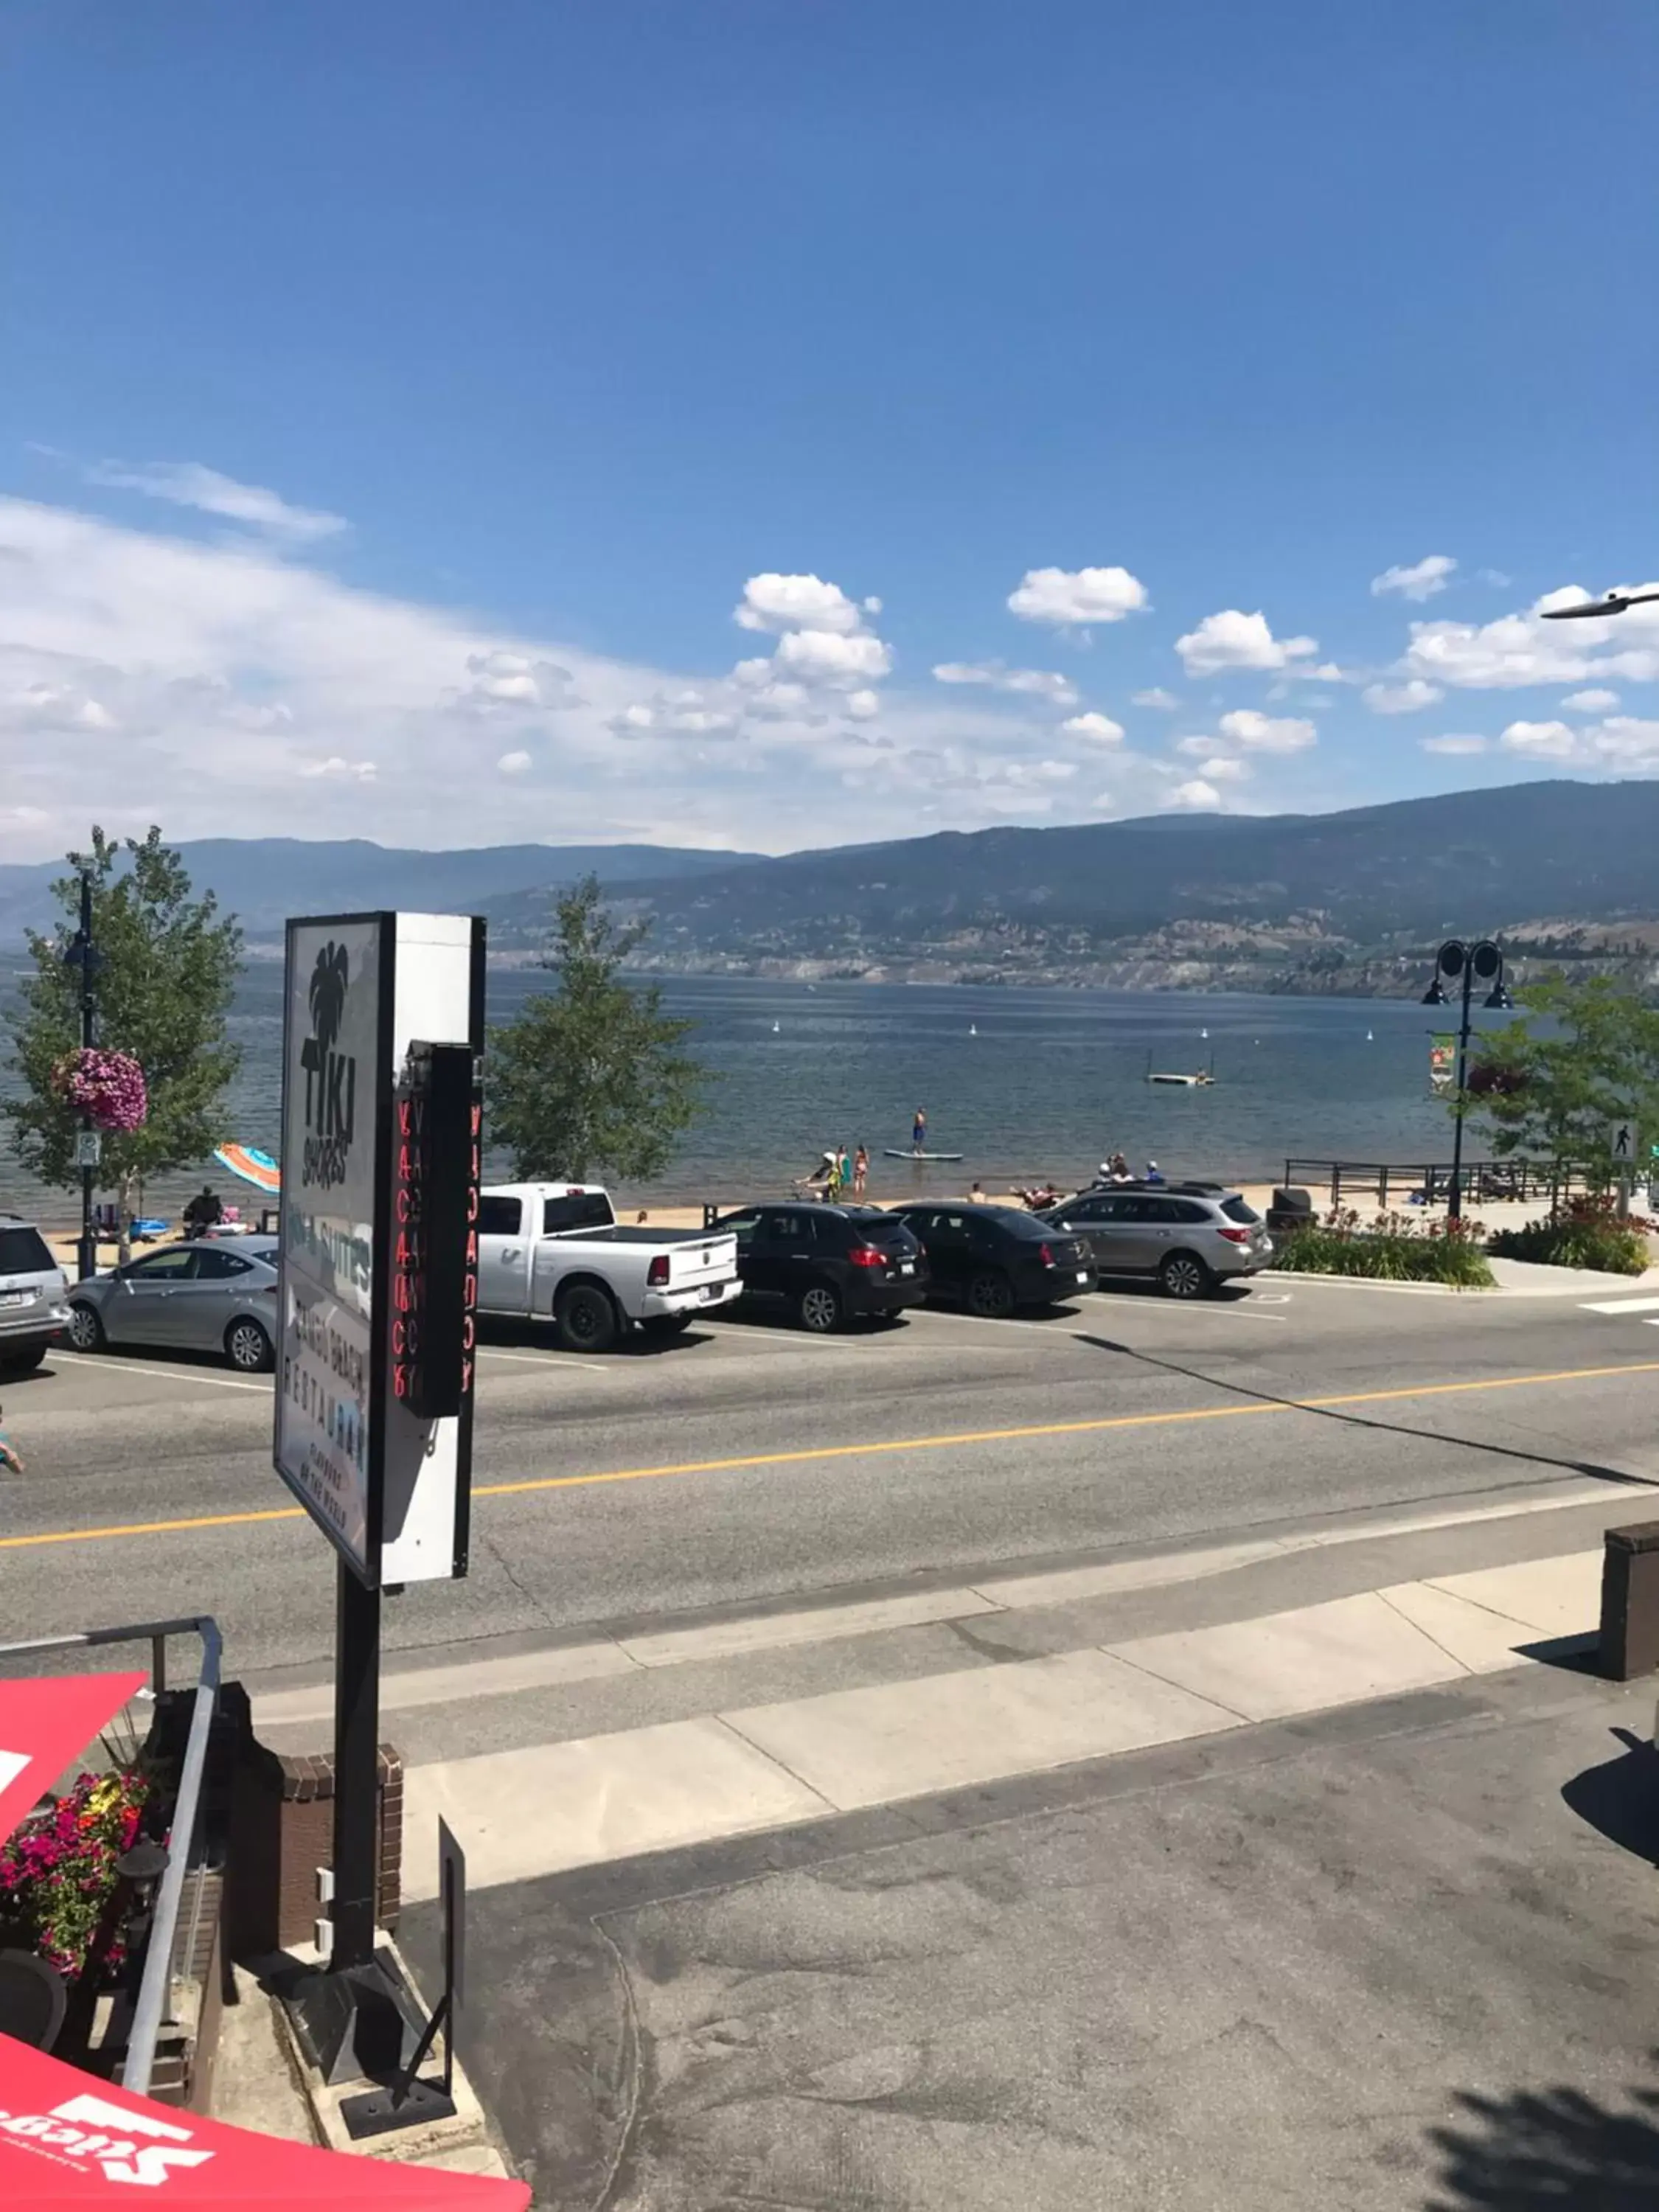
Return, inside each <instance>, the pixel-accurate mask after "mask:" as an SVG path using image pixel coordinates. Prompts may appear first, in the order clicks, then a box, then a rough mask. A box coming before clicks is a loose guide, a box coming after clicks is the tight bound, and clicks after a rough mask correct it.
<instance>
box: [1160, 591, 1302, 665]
mask: <svg viewBox="0 0 1659 2212" xmlns="http://www.w3.org/2000/svg"><path fill="white" fill-rule="evenodd" d="M1318 650H1319V641H1318V640H1317V639H1316V638H1311V637H1286V638H1276V637H1275V636H1274V635H1273V632H1272V630H1271V629H1269V628H1268V626H1267V617H1266V616H1265V615H1262V614H1250V615H1247V614H1241V613H1240V612H1239V611H1238V609H1237V607H1226V608H1224V609H1223V611H1221V612H1220V613H1219V614H1214V615H1206V616H1205V617H1204V619H1203V621H1202V622H1201V623H1200V624H1199V626H1198V628H1197V629H1194V630H1189V631H1188V634H1187V635H1186V636H1185V637H1178V638H1177V639H1176V652H1177V653H1179V654H1180V655H1181V659H1182V665H1183V666H1184V667H1185V669H1186V671H1187V673H1188V676H1218V675H1219V674H1220V673H1221V672H1222V671H1223V670H1225V669H1230V668H1284V667H1285V666H1286V665H1288V664H1289V663H1290V662H1291V661H1295V660H1305V659H1307V658H1308V657H1309V656H1310V654H1312V653H1317V652H1318ZM1320 672H1321V673H1322V674H1323V675H1327V676H1328V674H1329V672H1330V671H1320Z"/></svg>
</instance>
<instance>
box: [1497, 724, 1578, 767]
mask: <svg viewBox="0 0 1659 2212" xmlns="http://www.w3.org/2000/svg"><path fill="white" fill-rule="evenodd" d="M1578 743H1579V739H1578V732H1577V730H1574V729H1571V728H1569V726H1567V724H1566V723H1565V722H1511V723H1510V726H1509V727H1508V728H1507V729H1506V730H1504V732H1501V734H1500V735H1499V737H1498V744H1500V745H1503V746H1504V748H1505V749H1506V750H1508V751H1510V752H1512V753H1525V754H1527V755H1528V756H1529V757H1532V758H1534V759H1538V760H1571V759H1572V758H1573V757H1575V756H1576V754H1577V751H1578Z"/></svg>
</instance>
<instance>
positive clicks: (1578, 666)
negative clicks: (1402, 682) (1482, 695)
mask: <svg viewBox="0 0 1659 2212" xmlns="http://www.w3.org/2000/svg"><path fill="white" fill-rule="evenodd" d="M1620 588H1621V589H1624V590H1632V591H1640V590H1644V589H1646V590H1651V589H1654V588H1656V587H1655V586H1643V585H1628V586H1620ZM1589 596H1590V595H1589V592H1586V591H1584V590H1583V587H1582V586H1579V585H1577V584H1569V585H1566V586H1564V587H1563V588H1562V589H1561V590H1559V591H1556V592H1546V593H1545V594H1544V596H1543V598H1542V599H1538V600H1535V601H1534V604H1533V605H1532V606H1531V607H1530V608H1529V609H1528V611H1527V612H1526V613H1524V614H1514V615H1499V616H1498V618H1497V619H1496V621H1493V622H1489V623H1480V624H1478V625H1477V624H1475V623H1451V622H1436V623H1413V624H1412V626H1411V643H1410V645H1409V647H1407V652H1406V656H1405V659H1404V660H1403V661H1402V662H1401V668H1402V670H1403V671H1404V672H1405V673H1406V674H1407V675H1410V676H1421V677H1425V678H1428V680H1429V681H1430V682H1431V683H1435V684H1448V685H1451V686H1455V687H1456V688H1458V689H1460V690H1471V691H1492V690H1519V689H1522V688H1523V687H1524V686H1527V685H1529V684H1583V682H1584V681H1585V680H1586V679H1587V678H1598V677H1599V678H1606V677H1609V676H1611V677H1622V678H1626V679H1627V680H1628V681H1630V682H1632V683H1638V684H1650V683H1652V682H1654V681H1655V680H1656V679H1659V619H1656V612H1655V609H1654V608H1653V607H1650V606H1648V607H1640V606H1638V607H1632V609H1631V611H1630V612H1629V613H1628V614H1625V615H1611V616H1607V617H1601V618H1599V619H1598V618H1596V617H1582V618H1580V619H1579V620H1578V621H1576V622H1570V623H1551V622H1545V621H1543V620H1542V619H1541V617H1542V616H1543V615H1544V614H1545V613H1547V611H1549V610H1551V609H1552V608H1557V607H1564V606H1577V605H1583V604H1584V603H1585V602H1586V601H1587V600H1588V599H1589ZM1603 648H1610V649H1609V650H1603Z"/></svg>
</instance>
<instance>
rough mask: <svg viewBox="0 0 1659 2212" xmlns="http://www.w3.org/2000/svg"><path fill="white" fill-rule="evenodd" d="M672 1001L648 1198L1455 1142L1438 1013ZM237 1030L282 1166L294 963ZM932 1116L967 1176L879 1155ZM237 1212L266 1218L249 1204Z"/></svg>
mask: <svg viewBox="0 0 1659 2212" xmlns="http://www.w3.org/2000/svg"><path fill="white" fill-rule="evenodd" d="M544 981H545V979H544V977H543V976H542V975H540V974H539V973H538V971H536V970H533V969H530V970H526V969H492V970H491V971H490V975H489V1015H490V1018H491V1019H492V1020H493V1021H500V1020H503V1019H507V1018H511V1016H512V1015H513V1014H514V1013H515V1012H517V1011H518V1009H519V1008H520V1006H522V1005H523V1003H524V1001H525V1000H526V997H527V996H528V995H529V994H531V993H532V991H534V990H536V989H537V988H538V987H542V985H543V984H544ZM13 988H14V987H13V984H12V981H11V979H10V978H9V977H8V978H7V979H6V981H5V983H4V985H3V986H0V1012H3V1011H4V1009H5V1007H6V1006H7V1005H8V1004H9V1003H14V1002H15V1001H14V1000H13V996H12V994H13ZM664 998H665V1004H666V1006H667V1008H668V1010H669V1011H670V1012H673V1013H677V1014H682V1015H685V1016H687V1017H689V1018H690V1019H691V1021H692V1022H693V1023H694V1024H695V1028H694V1030H693V1032H692V1035H691V1037H690V1047H691V1048H692V1049H693V1050H694V1051H695V1052H696V1054H697V1056H698V1057H699V1058H700V1059H701V1060H703V1061H704V1063H705V1064H706V1065H707V1066H708V1068H709V1070H710V1071H711V1073H712V1074H713V1076H714V1078H715V1080H714V1081H713V1082H711V1084H710V1085H709V1087H708V1104H709V1113H708V1118H707V1119H706V1120H705V1121H703V1122H702V1124H701V1125H700V1126H699V1127H697V1128H696V1129H695V1130H694V1131H693V1132H692V1133H691V1134H690V1136H689V1137H688V1139H686V1142H685V1144H684V1147H683V1149H682V1152H681V1153H680V1155H679V1157H678V1159H677V1160H676V1161H675V1163H674V1164H673V1165H672V1166H671V1168H670V1169H669V1170H668V1171H667V1173H666V1174H665V1176H663V1177H662V1178H661V1180H660V1181H659V1182H658V1183H657V1184H655V1185H654V1186H653V1188H651V1189H650V1190H649V1191H641V1192H637V1193H636V1192H635V1191H633V1190H630V1191H629V1194H628V1195H629V1197H635V1196H638V1197H641V1198H654V1199H657V1200H661V1201H665V1202H666V1201H668V1200H695V1199H699V1198H702V1196H704V1195H705V1194H708V1195H710V1196H719V1197H722V1198H726V1197H735V1196H738V1195H740V1194H744V1193H748V1194H769V1193H772V1192H775V1191H776V1190H778V1189H779V1188H781V1186H782V1185H783V1184H784V1182H787V1179H788V1178H789V1177H790V1176H798V1175H803V1174H805V1172H806V1171H807V1170H808V1169H809V1168H810V1167H811V1165H812V1164H813V1162H814V1161H815V1160H816V1159H817V1158H818V1156H819V1155H820V1154H821V1153H822V1152H823V1150H824V1149H825V1148H826V1147H827V1146H831V1145H835V1144H842V1143H844V1144H846V1145H847V1146H848V1147H849V1148H850V1147H852V1146H856V1145H858V1144H860V1143H863V1144H866V1145H867V1146H869V1149H870V1152H871V1154H872V1164H873V1173H872V1190H873V1191H874V1192H875V1193H876V1194H878V1195H881V1194H891V1195H899V1194H905V1193H908V1192H910V1191H912V1190H915V1189H916V1188H922V1189H927V1188H930V1187H931V1188H940V1189H960V1188H963V1185H964V1184H965V1183H966V1182H968V1181H969V1180H970V1179H972V1178H975V1177H977V1179H978V1180H979V1181H980V1182H982V1183H983V1184H984V1185H985V1187H986V1188H987V1189H996V1188H1009V1187H1010V1186H1011V1185H1013V1184H1017V1183H1023V1182H1036V1181H1037V1180H1039V1179H1041V1178H1042V1177H1045V1176H1053V1177H1054V1179H1055V1180H1056V1181H1058V1182H1062V1183H1063V1182H1068V1181H1075V1180H1076V1179H1077V1178H1079V1177H1080V1176H1083V1175H1084V1174H1085V1173H1086V1172H1089V1171H1091V1170H1093V1168H1094V1166H1095V1164H1096V1163H1097V1161H1099V1160H1101V1159H1103V1158H1105V1156H1106V1155H1107V1153H1108V1152H1112V1151H1116V1150H1121V1151H1122V1152H1126V1153H1127V1155H1128V1157H1129V1159H1130V1162H1131V1164H1132V1165H1133V1166H1134V1167H1136V1168H1137V1169H1139V1167H1140V1166H1141V1165H1142V1164H1144V1162H1145V1161H1146V1158H1148V1157H1149V1156H1150V1157H1151V1158H1155V1159H1157V1160H1158V1162H1159V1163H1160V1164H1161V1165H1162V1166H1163V1167H1164V1169H1165V1170H1167V1171H1169V1172H1170V1173H1173V1174H1182V1173H1188V1174H1199V1173H1209V1174H1213V1175H1216V1176H1227V1177H1237V1178H1239V1179H1241V1180H1243V1179H1245V1178H1249V1179H1250V1180H1262V1179H1267V1178H1270V1177H1276V1176H1279V1174H1281V1173H1282V1171H1283V1168H1284V1163H1285V1157H1286V1155H1287V1154H1300V1155H1303V1156H1311V1157H1315V1158H1348V1159H1361V1160H1364V1159H1373V1160H1390V1159H1392V1160H1401V1161H1412V1160H1421V1159H1444V1158H1449V1144H1450V1135H1451V1131H1450V1125H1449V1121H1448V1118H1447V1116H1446V1114H1445V1110H1444V1109H1443V1107H1440V1106H1438V1105H1437V1103H1435V1101H1434V1100H1433V1099H1432V1097H1431V1096H1430V1093H1429V1086H1428V1031H1429V1030H1430V1028H1431V1026H1433V1016H1432V1015H1431V1012H1429V1010H1428V1009H1427V1008H1425V1007H1424V1006H1419V1005H1417V1004H1416V1003H1415V1002H1412V1001H1401V1000H1375V999H1367V1000H1348V999H1292V998H1272V999H1267V998H1261V999H1258V998H1246V997H1239V996H1234V995H1225V996H1223V995H1217V996H1213V997H1211V996H1199V995H1196V994H1191V995H1189V994H1158V993H1146V992H1128V991H1072V990H1033V989H1017V988H997V987H969V986H963V985H951V986H944V985H940V986H928V985H904V984H868V983H819V984H817V986H815V987H808V986H807V985H805V984H802V983H780V982H771V981H750V980H747V979H739V978H729V977H720V978H713V977H690V978H685V979H681V980H677V981H670V982H669V983H668V984H667V985H666V986H665V992H664ZM774 1024H776V1030H774ZM231 1029H232V1033H233V1035H234V1037H235V1038H236V1040H237V1042H239V1043H240V1045H241V1046H242V1048H243V1054H244V1060H243V1067H242V1072H241V1074H240V1077H239V1079H238V1081H237V1084H236V1086H235V1090H234V1098H233V1107H234V1112H233V1116H232V1118H233V1121H234V1127H235V1133H236V1134H237V1135H238V1136H239V1137H240V1139H241V1140H242V1141H243V1142H244V1143H246V1144H250V1145H256V1146H261V1147H262V1148H264V1150H266V1151H268V1152H275V1151H276V1148H277V1144H276V1139H277V1104H278V1101H277V1089H278V1084H279V1080H280V1073H279V1068H280V1059H281V1040H282V969H281V965H280V963H277V962H274V961H273V962H259V963H252V964H251V965H250V966H249V967H248V969H246V972H245V974H244V976H243V979H242V981H241V984H240V988H239V990H238V993H237V998H236V1004H235V1009H234V1014H233V1017H232V1020H231ZM975 1030H976V1031H977V1035H975V1034H974V1033H973V1032H974V1031H975ZM1206 1031H1207V1032H1208V1034H1207V1036H1206V1035H1205V1032H1206ZM1367 1031H1371V1032H1374V1036H1375V1041H1374V1042H1367ZM1149 1054H1150V1055H1151V1060H1152V1065H1153V1066H1156V1067H1158V1068H1160V1069H1172V1070H1186V1071H1190V1070H1194V1069H1197V1068H1200V1067H1204V1066H1208V1065H1209V1064H1210V1062H1211V1060H1212V1057H1213V1062H1214V1067H1215V1082H1214V1085H1213V1086H1212V1087H1210V1088H1207V1089H1203V1090H1191V1091H1188V1090H1177V1089H1165V1088H1161V1087H1158V1086H1157V1085H1148V1084H1147V1083H1146V1068H1147V1063H1148V1055H1149ZM919 1105H920V1106H925V1107H926V1108H927V1127H928V1140H929V1143H930V1144H931V1145H932V1146H933V1147H935V1148H936V1149H937V1150H939V1151H942V1152H943V1151H949V1152H961V1153H962V1154H963V1164H962V1165H961V1167H960V1168H942V1167H941V1168H933V1169H926V1168H917V1167H914V1166H912V1165H910V1164H908V1162H904V1161H899V1160H884V1159H883V1158H881V1152H882V1148H883V1147H884V1146H888V1145H892V1146H901V1147H908V1144H909V1141H910V1122H911V1117H912V1115H914V1113H915V1109H916V1108H917V1107H918V1106H919ZM501 1165H502V1163H500V1162H499V1161H498V1162H495V1163H493V1166H494V1167H495V1168H499V1167H501ZM204 1173H205V1170H198V1171H196V1172H194V1173H193V1174H185V1175H179V1176H170V1177H167V1178H165V1179H158V1181H157V1182H155V1184H153V1185H152V1187H151V1188H150V1190H149V1194H148V1203H149V1206H150V1207H151V1208H152V1210H153V1211H155V1212H158V1213H166V1214H170V1215H176V1214H177V1212H178V1210H179V1206H180V1205H181V1203H182V1201H183V1200H184V1198H185V1196H186V1195H187V1194H188V1193H189V1191H190V1190H191V1188H195V1187H197V1186H198V1185H199V1184H200V1182H202V1181H203V1180H204ZM211 1173H212V1180H213V1181H214V1182H215V1183H216V1186H217V1187H218V1188H220V1189H221V1191H222V1193H223V1194H226V1195H227V1196H231V1195H234V1194H235V1192H236V1189H237V1187H236V1186H235V1185H234V1182H233V1181H232V1179H231V1178H230V1177H228V1176H226V1175H225V1174H224V1173H223V1172H222V1170H217V1169H215V1170H212V1171H211ZM930 1176H931V1177H932V1178H933V1181H932V1183H931V1185H930V1183H929V1182H928V1180H927V1178H928V1177H930ZM242 1194H243V1195H244V1196H246V1197H247V1198H248V1199H249V1200H251V1201H252V1203H255V1204H257V1203H258V1200H257V1196H256V1195H255V1194H252V1193H251V1192H246V1190H245V1189H244V1190H243V1192H242ZM7 1206H15V1207H17V1208H19V1209H20V1210H21V1211H22V1212H27V1213H32V1214H33V1215H35V1216H36V1217H37V1218H45V1219H47V1220H49V1221H52V1222H65V1221H69V1220H70V1219H72V1218H75V1217H76V1212H77V1208H76V1200H75V1198H74V1196H73V1195H72V1194H70V1193H66V1192H46V1191H42V1190H41V1189H40V1188H39V1187H38V1186H36V1185H35V1184H33V1182H32V1181H31V1179H30V1178H29V1177H28V1176H25V1175H24V1174H23V1173H22V1172H21V1170H20V1169H19V1168H18V1167H17V1165H16V1163H15V1159H13V1158H11V1156H10V1153H9V1136H8V1135H7V1133H4V1132H0V1209H3V1208H4V1207H7Z"/></svg>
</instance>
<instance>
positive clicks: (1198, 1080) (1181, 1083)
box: [1146, 1053, 1215, 1091]
mask: <svg viewBox="0 0 1659 2212" xmlns="http://www.w3.org/2000/svg"><path fill="white" fill-rule="evenodd" d="M1146 1080H1147V1082H1148V1083H1164V1084H1170V1085H1175V1086H1176V1088H1177V1089H1179V1090H1182V1091H1201V1090H1203V1089H1205V1088H1206V1086H1207V1085H1210V1084H1212V1083H1213V1082H1214V1081H1215V1069H1214V1067H1213V1066H1211V1067H1200V1069H1198V1070H1197V1072H1196V1073H1194V1074H1191V1075H1186V1074H1178V1073H1176V1072H1175V1071H1174V1070H1172V1069H1167V1068H1155V1067H1154V1066H1152V1054H1151V1053H1148V1054H1147V1055H1146Z"/></svg>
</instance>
